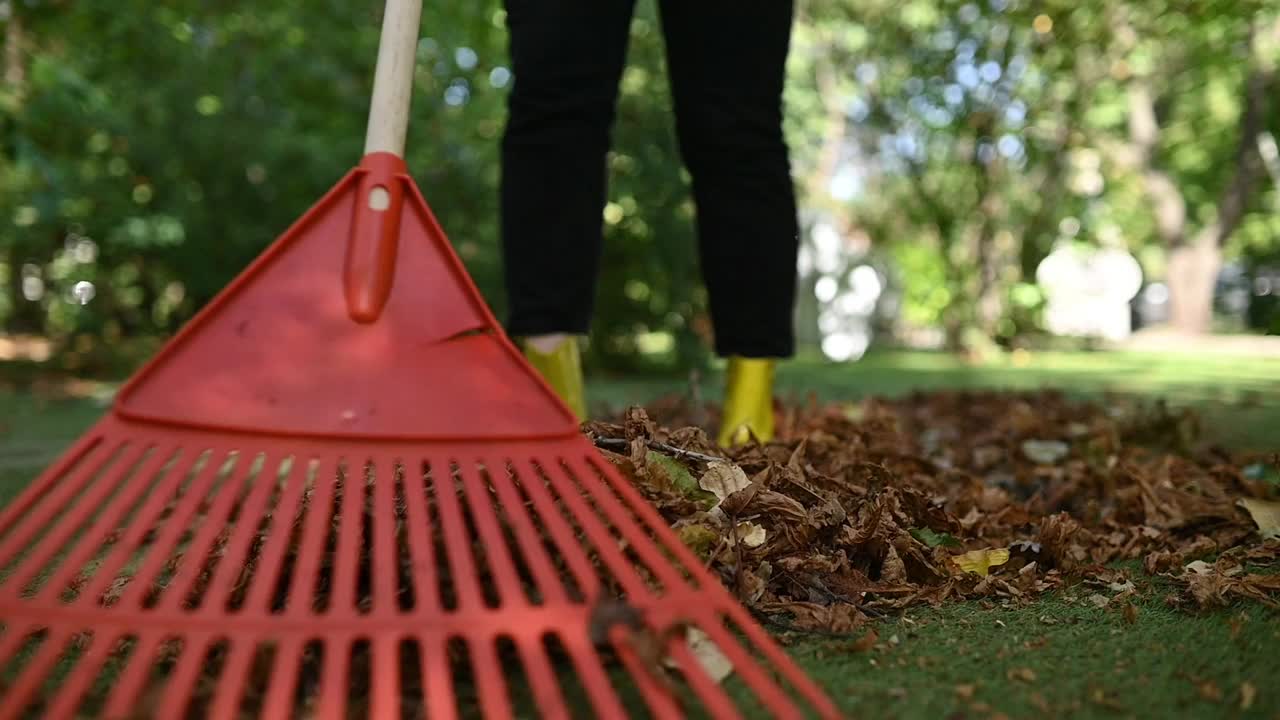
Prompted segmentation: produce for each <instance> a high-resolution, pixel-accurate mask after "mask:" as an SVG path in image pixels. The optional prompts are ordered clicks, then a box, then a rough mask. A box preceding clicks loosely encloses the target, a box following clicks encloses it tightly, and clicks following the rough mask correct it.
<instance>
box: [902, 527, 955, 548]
mask: <svg viewBox="0 0 1280 720" xmlns="http://www.w3.org/2000/svg"><path fill="white" fill-rule="evenodd" d="M911 537H913V538H915V539H917V540H919V541H920V542H922V543H924V544H925V545H928V546H929V547H931V548H933V547H960V541H959V540H956V539H955V538H954V537H952V536H951V535H948V534H947V533H940V532H934V531H933V530H931V529H929V528H927V527H926V528H912V530H911Z"/></svg>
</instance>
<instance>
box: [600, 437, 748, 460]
mask: <svg viewBox="0 0 1280 720" xmlns="http://www.w3.org/2000/svg"><path fill="white" fill-rule="evenodd" d="M592 440H593V442H595V445H596V447H598V448H604V449H605V450H625V449H626V447H627V445H628V444H629V443H628V442H627V440H626V438H592ZM645 444H646V445H648V446H649V449H650V450H657V451H658V452H664V453H670V454H671V455H675V456H676V457H685V458H689V459H691V460H698V461H700V462H707V463H711V462H725V459H724V458H722V457H716V456H714V455H706V454H703V453H700V452H694V451H692V450H685V449H684V448H678V447H676V446H675V445H668V444H666V443H660V442H656V441H653V440H649V441H647V442H646V443H645Z"/></svg>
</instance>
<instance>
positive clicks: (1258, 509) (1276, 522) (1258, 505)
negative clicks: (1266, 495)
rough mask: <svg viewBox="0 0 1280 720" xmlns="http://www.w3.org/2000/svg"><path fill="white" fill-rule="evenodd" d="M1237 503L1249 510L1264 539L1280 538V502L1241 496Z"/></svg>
mask: <svg viewBox="0 0 1280 720" xmlns="http://www.w3.org/2000/svg"><path fill="white" fill-rule="evenodd" d="M1236 504H1237V505H1239V506H1240V507H1242V508H1244V509H1245V510H1247V511H1249V515H1250V516H1251V517H1252V518H1253V521H1254V522H1255V523H1257V525H1258V534H1259V535H1261V536H1262V539H1263V540H1274V539H1276V538H1280V502H1276V501H1274V500H1256V499H1254V498H1240V499H1239V500H1237V501H1236Z"/></svg>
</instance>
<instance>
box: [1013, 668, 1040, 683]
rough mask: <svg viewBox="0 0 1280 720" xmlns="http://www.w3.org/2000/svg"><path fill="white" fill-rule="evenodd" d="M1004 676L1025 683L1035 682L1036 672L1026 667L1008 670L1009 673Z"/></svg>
mask: <svg viewBox="0 0 1280 720" xmlns="http://www.w3.org/2000/svg"><path fill="white" fill-rule="evenodd" d="M1006 675H1007V677H1008V678H1009V679H1010V680H1021V681H1022V682H1026V683H1033V682H1035V681H1036V672H1035V671H1034V670H1032V669H1031V668H1028V667H1022V668H1009V672H1008V673H1006Z"/></svg>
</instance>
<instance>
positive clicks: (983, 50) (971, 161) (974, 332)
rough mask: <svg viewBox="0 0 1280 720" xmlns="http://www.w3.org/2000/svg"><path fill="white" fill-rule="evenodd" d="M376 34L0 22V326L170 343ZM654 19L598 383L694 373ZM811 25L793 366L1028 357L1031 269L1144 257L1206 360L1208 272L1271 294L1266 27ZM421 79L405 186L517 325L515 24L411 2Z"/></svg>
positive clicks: (987, 5) (698, 294) (1155, 20)
mask: <svg viewBox="0 0 1280 720" xmlns="http://www.w3.org/2000/svg"><path fill="white" fill-rule="evenodd" d="M381 5H382V3H381V2H378V1H377V0H366V1H365V2H354V3H350V2H347V3H344V2H336V1H335V0H328V1H323V0H316V1H315V2H309V3H306V4H305V6H304V4H302V3H295V2H277V3H266V4H263V3H257V4H254V3H215V4H210V3H205V2H193V1H192V0H171V1H169V2H165V3H140V2H132V1H130V0H122V1H121V2H114V3H109V4H108V3H105V2H101V1H100V0H80V1H79V2H70V1H69V0H0V24H3V27H4V48H5V49H4V69H3V71H4V83H3V87H2V88H0V329H3V331H5V332H8V333H33V334H41V335H45V336H48V337H50V338H52V339H53V340H55V342H56V343H57V344H58V347H59V348H60V350H61V353H62V355H63V356H64V357H67V358H69V362H70V363H71V364H72V365H73V366H74V365H75V364H76V363H83V362H86V361H87V360H86V358H87V357H88V356H89V355H92V349H93V348H96V347H103V346H106V347H110V346H111V345H113V344H115V343H116V342H117V341H118V340H120V339H122V338H129V337H138V336H144V337H145V336H156V335H161V336H163V335H165V334H168V333H170V332H172V331H173V330H174V329H176V328H177V327H178V326H180V325H181V323H183V322H184V321H185V320H186V319H188V318H189V317H190V316H191V315H192V313H193V312H195V311H196V310H198V309H199V308H200V307H201V306H202V305H203V304H204V303H205V302H207V301H208V300H209V299H210V298H211V297H212V296H213V295H214V294H215V293H216V292H217V291H218V290H219V289H220V288H221V287H223V286H224V285H225V284H226V283H227V282H228V281H229V280H230V279H231V278H232V277H234V275H235V274H236V273H237V272H238V271H239V270H240V269H242V268H243V267H244V266H245V265H246V264H247V263H248V262H250V261H251V260H252V259H253V257H254V256H256V255H257V254H258V253H259V252H261V251H262V249H263V248H264V247H265V246H266V245H267V244H269V243H270V242H271V241H272V240H273V239H274V238H275V237H277V236H278V235H279V234H280V233H281V232H282V231H283V230H284V229H285V228H286V227H287V226H288V225H289V223H290V222H292V220H294V219H295V218H297V217H298V216H299V215H301V214H302V212H304V211H305V210H306V209H307V208H308V207H309V206H310V205H311V204H312V203H313V202H314V201H315V200H316V199H318V198H319V197H320V195H321V194H323V193H324V192H325V191H326V190H327V189H328V188H329V187H330V186H331V185H332V184H333V183H334V182H335V181H336V180H337V179H338V178H340V177H341V175H342V174H343V173H345V172H346V171H347V170H348V169H349V168H350V167H351V166H352V165H353V164H355V162H357V161H358V159H359V154H360V151H361V149H362V142H363V137H364V123H365V120H366V118H367V112H368V95H369V88H370V84H371V79H372V72H373V64H374V60H375V57H376V47H377V40H378V30H379V18H380V13H381ZM653 5H654V3H652V2H641V3H639V9H638V13H637V17H636V19H635V21H634V23H633V27H632V45H631V51H630V64H629V67H628V69H627V70H626V72H625V74H624V76H623V78H622V82H621V94H620V98H619V112H618V124H617V128H616V130H615V135H614V137H615V149H614V152H613V153H612V154H611V158H610V163H609V167H610V171H611V176H610V182H611V187H610V200H609V203H608V205H607V206H606V207H605V208H602V217H601V222H602V226H603V227H604V229H605V233H606V249H605V258H604V260H605V261H604V263H603V264H602V267H603V268H604V276H603V277H602V278H601V281H600V285H599V288H600V290H599V299H598V304H597V308H598V313H597V319H596V327H595V329H594V333H593V338H592V346H591V357H592V360H593V362H595V363H597V364H598V365H604V366H609V367H616V368H636V367H651V366H660V367H688V366H691V365H695V364H697V363H699V362H701V361H702V360H703V359H705V356H706V350H705V348H706V339H707V337H708V335H709V333H710V328H709V327H708V323H707V318H706V312H705V294H704V291H703V290H702V287H701V284H700V282H699V278H698V268H697V265H696V254H695V252H694V235H693V229H692V224H691V220H692V218H693V215H694V212H695V209H694V207H693V205H692V202H691V199H690V195H689V192H688V183H687V179H688V178H687V175H686V174H685V173H684V171H683V170H682V169H681V165H680V162H679V155H678V152H677V149H676V143H675V139H674V133H673V131H672V118H671V116H670V113H669V108H670V102H669V95H668V88H667V82H666V70H665V66H664V62H663V48H662V37H661V32H660V27H659V19H658V17H657V12H656V10H655V8H654V7H653ZM798 13H799V15H798V21H797V26H796V29H795V33H794V41H793V54H792V58H791V64H790V70H789V72H790V86H789V88H788V91H787V97H786V100H787V109H788V116H787V118H788V119H787V122H788V127H787V131H788V137H789V140H790V142H791V145H792V148H793V153H794V156H793V165H794V172H795V178H796V184H797V188H798V190H799V192H800V193H801V197H802V201H801V202H802V206H803V207H804V218H803V219H804V221H805V228H806V230H805V237H804V250H803V252H802V258H801V264H800V268H799V271H800V273H801V275H802V279H803V281H804V282H803V284H802V288H803V289H804V293H803V297H802V302H801V305H800V308H799V313H800V318H801V328H802V335H803V337H805V338H806V339H811V340H813V341H814V342H824V341H831V340H833V339H834V340H838V342H831V343H830V350H831V351H830V352H829V353H828V354H830V355H832V356H834V357H851V356H856V355H857V354H858V353H859V352H860V351H861V349H863V348H864V347H865V345H866V343H867V342H868V341H869V340H870V338H871V336H872V334H873V333H879V334H881V335H883V334H886V333H887V334H888V335H889V336H890V337H900V338H910V337H917V336H919V335H920V334H921V333H925V334H928V333H930V332H932V333H934V334H936V335H937V336H938V337H939V338H941V340H942V341H943V342H945V343H946V344H948V345H950V346H951V347H954V348H962V347H969V348H973V347H983V346H986V345H989V344H990V343H992V342H996V343H1001V344H1006V345H1007V344H1009V343H1013V342H1017V341H1018V339H1019V338H1022V337H1025V336H1027V335H1029V334H1034V333H1036V332H1038V331H1039V330H1040V329H1041V327H1042V312H1041V311H1042V308H1043V303H1044V293H1043V288H1042V287H1040V286H1039V284H1038V283H1037V282H1036V278H1035V271H1036V268H1037V266H1038V265H1039V263H1040V262H1041V261H1042V260H1043V259H1044V258H1045V257H1046V256H1047V255H1048V254H1049V253H1050V252H1052V251H1053V250H1054V249H1055V248H1057V247H1061V246H1063V245H1064V244H1076V245H1081V246H1088V247H1103V246H1106V247H1121V248H1126V249H1128V250H1129V251H1130V252H1132V253H1134V255H1135V256H1136V257H1137V258H1138V259H1139V261H1140V262H1141V264H1142V267H1143V270H1144V274H1145V276H1146V279H1147V280H1148V281H1159V282H1161V283H1163V285H1164V286H1165V287H1167V288H1168V290H1169V293H1170V310H1171V313H1172V315H1171V319H1172V321H1173V322H1174V323H1176V324H1177V325H1179V326H1180V327H1182V328H1184V329H1187V330H1191V331H1206V330H1208V329H1210V328H1211V326H1212V319H1213V305H1212V302H1213V298H1214V286H1215V281H1216V279H1217V278H1218V270H1219V268H1220V267H1221V266H1222V263H1223V262H1224V260H1238V261H1241V262H1243V263H1244V266H1245V267H1246V268H1247V269H1249V270H1250V272H1252V271H1253V270H1255V269H1256V270H1258V272H1262V271H1263V270H1265V269H1267V268H1274V267H1276V266H1278V265H1280V213H1277V212H1276V211H1277V210H1278V209H1280V193H1278V192H1277V190H1276V187H1277V183H1278V182H1280V160H1278V159H1277V152H1276V136H1277V135H1278V134H1280V101H1277V100H1276V98H1277V97H1280V81H1278V76H1277V66H1278V64H1280V13H1278V12H1277V9H1276V7H1275V5H1274V3H1268V2H1265V0H1214V1H1211V2H1204V1H1195V0H1151V1H1149V2H1144V3H1124V4H1121V3H1109V2H1103V1H1102V0H1081V1H1078V2H1067V1H1066V0H1037V1H1032V0H972V1H969V0H905V1H904V0H895V1H893V2H890V0H808V1H807V2H806V1H802V2H800V3H799V4H798ZM418 59H419V65H418V70H417V79H416V95H415V97H414V101H413V112H414V116H413V120H412V122H411V125H410V138H409V148H408V158H407V159H408V162H409V165H410V168H411V172H413V174H414V176H415V178H416V179H417V180H418V182H419V184H420V186H421V187H422V189H423V192H424V194H425V195H426V197H427V200H428V202H429V203H431V205H432V208H433V209H434V210H435V211H436V213H437V215H438V216H439V218H440V220H441V223H442V224H443V226H444V227H445V229H446V232H448V233H449V235H450V238H451V240H452V242H453V243H454V245H455V247H456V248H457V250H458V252H459V255H460V256H461V257H462V258H463V260H464V262H465V263H466V264H467V266H468V268H469V269H470V270H471V272H472V273H473V275H474V277H475V279H476V281H477V283H478V284H479V285H480V287H481V289H482V291H483V292H484V293H485V295H486V297H487V298H488V299H489V300H490V302H491V303H492V304H493V306H494V308H495V310H496V311H497V312H498V314H499V316H502V314H503V305H504V299H503V297H502V290H501V282H500V275H499V273H500V268H501V257H500V255H499V252H498V237H497V232H498V223H497V193H496V187H497V181H498V177H499V172H500V168H499V165H498V162H497V158H498V152H497V151H498V143H499V140H500V137H501V133H502V128H503V124H504V120H505V117H504V115H505V98H506V92H507V91H508V89H509V87H510V85H511V83H512V82H513V78H512V76H511V72H510V71H509V69H508V68H507V67H506V61H507V53H506V31H505V23H504V13H503V11H502V4H501V2H499V1H498V0H482V1H478V2H470V3H428V4H427V5H426V7H425V8H424V13H423V31H422V40H421V42H420V44H419V50H418ZM868 287H871V289H872V290H874V292H869V291H868V290H867V288H868ZM1276 292H1277V293H1280V285H1277V287H1276ZM1263 294H1264V295H1266V294H1268V293H1263ZM1255 299H1257V298H1255ZM859 318H862V319H861V320H860V319H859ZM1257 321H1258V322H1259V323H1262V324H1265V323H1266V322H1273V321H1271V320H1269V319H1267V318H1262V319H1260V320H1257ZM860 323H861V324H860ZM850 328H853V329H850ZM827 347H828V346H827V345H826V344H824V348H827Z"/></svg>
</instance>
